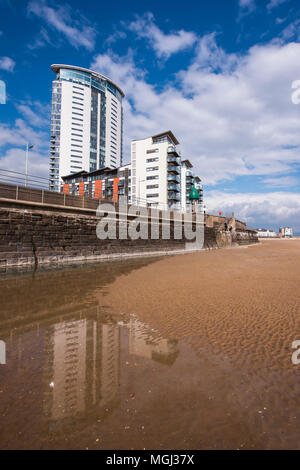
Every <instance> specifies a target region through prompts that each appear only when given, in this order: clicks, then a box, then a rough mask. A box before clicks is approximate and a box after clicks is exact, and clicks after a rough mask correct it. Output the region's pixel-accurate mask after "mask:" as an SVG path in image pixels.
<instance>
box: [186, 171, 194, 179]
mask: <svg viewBox="0 0 300 470" xmlns="http://www.w3.org/2000/svg"><path fill="white" fill-rule="evenodd" d="M190 176H192V177H194V175H193V172H192V171H190V170H187V171H186V177H187V178H188V177H190Z"/></svg>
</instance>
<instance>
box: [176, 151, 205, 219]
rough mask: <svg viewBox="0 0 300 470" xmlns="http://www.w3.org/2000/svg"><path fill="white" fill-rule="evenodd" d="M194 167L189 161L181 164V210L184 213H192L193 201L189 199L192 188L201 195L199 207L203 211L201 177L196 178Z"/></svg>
mask: <svg viewBox="0 0 300 470" xmlns="http://www.w3.org/2000/svg"><path fill="white" fill-rule="evenodd" d="M192 168H193V165H192V164H191V162H190V161H189V160H183V161H182V162H181V209H182V212H190V210H191V201H190V199H189V195H190V192H191V190H192V188H193V187H194V186H195V188H196V189H197V191H198V194H199V205H200V207H201V209H202V210H203V188H202V184H201V179H200V178H199V176H194V174H193V170H192Z"/></svg>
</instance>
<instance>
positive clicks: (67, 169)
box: [49, 65, 124, 191]
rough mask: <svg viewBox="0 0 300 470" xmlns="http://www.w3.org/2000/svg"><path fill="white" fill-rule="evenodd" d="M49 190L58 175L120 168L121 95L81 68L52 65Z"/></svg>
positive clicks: (57, 186)
mask: <svg viewBox="0 0 300 470" xmlns="http://www.w3.org/2000/svg"><path fill="white" fill-rule="evenodd" d="M51 69H52V70H53V72H54V73H55V74H56V78H55V80H54V81H53V83H52V109H51V142H50V178H49V179H50V189H52V190H54V191H59V189H60V183H61V181H62V180H61V178H62V177H63V176H66V175H69V174H72V173H78V172H79V171H81V170H85V171H87V172H90V171H95V170H98V169H100V168H105V167H109V168H118V167H120V166H121V165H122V133H123V109H122V99H123V98H124V93H123V91H122V90H121V89H120V88H119V87H118V86H117V85H116V84H114V83H113V82H112V81H111V80H110V79H108V78H107V77H104V76H103V75H101V74H99V73H97V72H93V71H91V70H88V69H84V68H82V67H74V66H70V65H52V66H51Z"/></svg>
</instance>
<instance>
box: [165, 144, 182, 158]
mask: <svg viewBox="0 0 300 470" xmlns="http://www.w3.org/2000/svg"><path fill="white" fill-rule="evenodd" d="M167 152H168V153H174V154H176V155H177V156H178V157H180V152H179V151H178V150H177V148H176V147H174V146H173V145H170V146H169V147H168V150H167Z"/></svg>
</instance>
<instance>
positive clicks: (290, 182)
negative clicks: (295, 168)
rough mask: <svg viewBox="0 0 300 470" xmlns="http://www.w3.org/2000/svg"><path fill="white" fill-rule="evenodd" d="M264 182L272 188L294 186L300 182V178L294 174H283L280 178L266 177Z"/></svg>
mask: <svg viewBox="0 0 300 470" xmlns="http://www.w3.org/2000/svg"><path fill="white" fill-rule="evenodd" d="M262 182H263V184H265V185H266V186H268V187H271V188H280V187H281V188H292V187H294V186H297V185H299V184H300V179H298V178H296V177H294V176H281V177H279V178H265V179H264V180H263V181H262Z"/></svg>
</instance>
